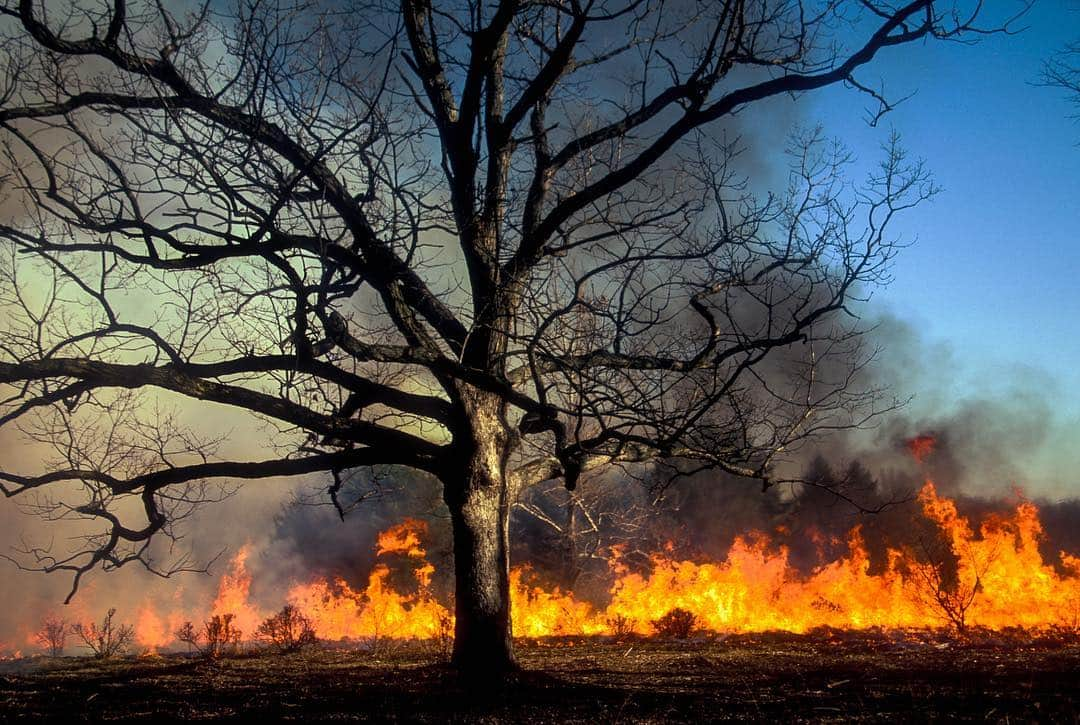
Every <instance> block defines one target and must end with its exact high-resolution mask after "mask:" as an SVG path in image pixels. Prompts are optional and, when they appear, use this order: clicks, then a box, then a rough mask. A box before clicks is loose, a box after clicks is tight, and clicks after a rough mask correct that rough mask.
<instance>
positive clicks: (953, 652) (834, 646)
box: [0, 632, 1080, 723]
mask: <svg viewBox="0 0 1080 725" xmlns="http://www.w3.org/2000/svg"><path fill="white" fill-rule="evenodd" d="M519 654H520V659H521V664H522V666H523V671H522V673H521V674H520V675H518V676H517V677H515V678H514V679H513V680H512V681H510V682H507V683H504V684H501V685H500V684H498V683H495V682H480V683H465V682H461V681H459V680H458V678H457V677H456V676H455V675H454V673H453V671H452V670H451V669H450V668H449V667H447V666H446V665H445V664H442V663H440V662H439V660H438V658H437V657H436V656H435V655H433V654H432V652H431V651H430V648H428V647H425V646H422V645H418V644H411V645H410V644H400V645H393V646H385V644H384V646H382V647H380V648H379V649H378V650H377V651H374V652H373V651H372V650H371V649H370V648H364V647H351V648H346V647H343V646H324V647H319V648H316V649H311V650H308V651H306V652H300V653H295V654H289V655H277V654H273V653H269V652H252V653H247V654H240V655H237V656H234V657H228V658H222V659H219V660H215V661H208V660H204V659H200V658H194V657H191V656H187V655H184V654H179V653H177V654H166V655H162V656H142V657H125V658H118V659H114V660H106V661H99V660H93V659H89V658H84V657H65V658H57V659H52V658H44V657H41V658H29V659H22V660H11V661H7V662H4V663H0V720H24V721H35V722H38V721H41V720H45V719H52V720H72V719H74V720H151V721H155V722H160V721H167V720H181V719H183V720H216V719H231V718H236V717H273V718H284V719H294V720H301V721H313V720H378V721H382V720H396V721H420V722H442V721H463V722H464V721H468V722H477V721H479V722H502V721H514V722H536V723H540V722H553V723H566V722H590V723H598V722H609V721H646V722H678V721H682V722H688V721H715V720H738V721H747V720H755V721H768V722H799V721H860V722H883V721H941V720H978V721H987V720H989V721H994V722H1018V721H1020V722H1029V721H1051V722H1078V721H1080V640H1078V639H1077V638H1076V637H1075V636H1071V637H1061V638H1040V639H1030V638H1026V637H1019V636H1017V637H1009V636H1002V635H984V636H981V637H979V636H973V637H972V638H969V639H968V640H966V641H963V642H960V641H955V640H950V639H947V638H943V637H940V636H936V635H922V636H918V635H904V636H899V635H897V634H890V635H884V634H873V633H859V634H851V633H838V632H816V633H814V634H810V635H803V636H798V635H790V634H775V635H755V636H731V637H726V638H721V637H711V638H697V639H693V638H691V639H688V640H666V641H661V640H657V639H637V640H626V641H611V640H601V639H550V640H544V641H539V642H535V641H534V642H521V643H520V646H519Z"/></svg>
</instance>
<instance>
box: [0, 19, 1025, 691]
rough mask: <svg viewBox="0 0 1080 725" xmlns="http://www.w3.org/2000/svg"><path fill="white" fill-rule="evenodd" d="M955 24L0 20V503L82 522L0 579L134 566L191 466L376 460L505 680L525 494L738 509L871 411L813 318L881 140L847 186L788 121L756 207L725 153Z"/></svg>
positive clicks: (876, 191) (822, 321) (921, 191)
mask: <svg viewBox="0 0 1080 725" xmlns="http://www.w3.org/2000/svg"><path fill="white" fill-rule="evenodd" d="M973 5H974V7H973V8H971V9H968V10H965V8H964V7H963V3H961V2H941V1H936V0H912V1H911V2H905V3H901V4H893V3H886V2H875V1H873V0H858V1H851V2H845V1H842V0H821V1H820V2H792V1H790V0H754V1H753V2H746V0H731V1H725V2H716V1H715V0H708V1H707V2H706V1H705V0H702V1H700V2H694V1H692V0H686V1H685V2H677V3H670V2H661V1H659V0H556V1H554V2H542V3H537V2H519V1H517V0H501V1H498V2H490V3H479V2H475V1H474V0H461V2H456V3H452V4H449V5H440V6H439V7H435V6H433V4H431V3H430V2H428V1H427V0H402V2H401V3H400V4H396V3H395V4H382V3H380V2H372V3H348V4H346V5H345V6H341V5H336V4H331V3H328V4H327V5H326V6H325V7H323V6H321V5H319V4H317V2H315V0H310V1H309V0H296V1H295V2H290V1H289V0H281V1H280V2H273V3H262V2H254V1H250V2H249V1H247V0H241V1H240V2H238V3H237V4H236V6H235V8H234V9H233V10H232V11H225V10H219V9H218V7H217V6H216V5H214V6H211V5H210V4H209V3H208V4H206V5H203V6H202V7H200V8H196V9H195V10H194V11H193V12H191V13H189V14H187V15H182V14H181V13H178V12H174V11H170V10H168V9H166V7H165V5H164V4H163V3H150V2H134V1H132V2H127V1H126V0H113V2H112V3H110V4H108V6H101V5H99V4H94V5H90V4H89V3H87V4H85V5H82V4H76V5H74V6H72V7H68V8H64V9H57V8H55V7H53V6H51V5H50V6H49V7H48V8H45V7H43V6H42V5H41V4H39V3H35V2H33V0H20V1H19V2H15V1H14V0H7V1H6V2H4V3H3V4H2V5H0V20H2V21H3V22H2V25H0V48H2V49H0V53H2V60H0V64H2V68H3V72H2V73H0V78H2V79H3V81H2V82H0V83H2V85H0V132H2V134H3V144H4V146H3V148H4V151H5V154H6V159H7V166H8V168H7V169H5V170H4V171H3V174H4V175H5V176H7V177H8V182H7V188H8V189H9V190H10V191H9V198H8V199H7V200H6V202H5V207H4V208H5V209H12V208H14V209H15V210H16V213H11V214H9V215H8V216H9V217H11V218H9V219H4V220H0V237H2V238H3V239H4V240H5V241H6V243H7V249H8V250H9V255H8V256H7V257H6V259H5V263H4V264H3V266H2V267H0V272H2V274H3V284H2V285H0V294H2V295H3V300H2V304H3V306H4V317H5V320H6V322H5V328H4V330H3V332H2V335H0V351H2V352H0V355H2V360H0V384H2V385H4V386H5V390H6V393H7V395H6V397H5V399H4V403H3V405H4V411H3V413H2V415H0V423H3V424H18V425H20V426H21V428H22V430H23V431H24V432H25V433H26V434H27V435H28V436H29V437H30V438H31V439H32V440H34V441H37V442H40V443H45V444H48V445H50V446H52V449H53V450H54V451H55V454H56V455H55V456H54V458H53V459H52V460H50V461H47V464H48V465H49V469H48V470H47V471H46V472H44V473H38V472H33V473H17V472H14V471H9V472H6V473H4V474H3V477H2V481H3V482H4V483H3V491H4V493H5V494H6V495H7V496H20V497H22V498H23V499H24V500H29V501H30V502H31V505H32V506H34V507H36V510H37V511H38V512H39V513H42V514H44V515H46V516H48V517H51V518H75V519H79V520H80V523H81V524H83V525H85V526H87V527H92V526H93V525H94V524H95V523H96V524H97V525H98V526H100V527H101V528H97V529H93V528H90V531H91V533H89V534H88V535H87V538H86V539H85V540H84V544H85V546H82V547H80V548H79V549H78V550H77V551H73V552H64V553H56V552H53V551H51V550H48V549H43V548H40V547H33V546H28V547H27V548H26V553H27V554H29V561H28V563H26V562H27V559H26V558H25V557H24V558H23V559H22V561H23V562H24V565H25V566H36V567H38V568H41V569H44V570H45V571H66V572H70V573H71V574H73V576H74V585H75V587H77V586H78V582H79V578H80V577H81V576H83V575H84V574H85V573H86V572H89V571H90V570H92V569H93V568H95V567H98V566H102V567H105V568H110V567H116V566H120V565H123V564H126V563H129V562H142V563H144V564H146V565H147V566H150V567H151V568H152V569H153V570H154V571H157V572H159V573H162V574H168V573H169V572H171V571H173V570H175V569H176V568H185V565H186V564H185V563H184V562H181V565H180V566H179V567H177V566H171V567H170V566H165V565H162V564H160V563H159V561H158V559H157V558H155V557H154V556H152V554H153V550H152V549H151V547H150V542H151V541H152V540H153V538H154V537H155V536H157V535H160V534H165V535H173V536H175V535H176V533H175V530H174V529H172V528H171V527H172V526H173V522H175V521H176V520H177V518H178V517H179V518H181V519H182V518H183V517H184V516H185V515H186V514H187V513H189V512H190V511H191V510H192V509H193V507H195V506H197V505H199V504H200V503H202V502H206V501H212V500H215V499H216V498H217V497H218V492H217V491H215V490H214V489H211V488H207V484H205V483H203V482H205V481H208V480H220V479H226V480H234V481H235V480H252V479H260V478H265V477H270V476H291V475H300V474H310V473H314V472H327V473H329V474H332V475H333V479H334V483H333V484H332V485H330V486H329V494H330V496H331V497H332V498H334V497H336V494H337V492H338V491H339V490H340V487H341V482H342V480H344V479H345V478H346V477H347V476H348V475H349V472H350V471H354V470H355V469H358V468H364V467H379V468H380V470H387V468H386V467H393V466H406V467H411V468H413V469H419V470H421V471H425V472H427V473H429V474H431V475H434V476H436V477H438V478H439V480H440V481H441V482H442V485H443V492H444V500H445V502H446V505H447V507H448V508H449V512H450V517H451V520H452V524H453V535H454V549H455V582H456V611H455V622H456V624H455V627H456V631H455V634H456V637H455V652H454V660H455V662H456V663H457V664H458V665H459V666H461V667H463V668H465V669H466V670H481V671H483V672H486V673H491V672H494V671H499V670H507V669H510V668H512V667H513V666H514V655H513V647H512V641H511V631H510V613H509V607H510V603H509V594H508V592H509V571H508V548H509V547H508V533H507V529H508V514H509V511H510V507H511V506H512V504H513V503H514V501H515V500H517V498H518V495H519V493H520V492H521V491H522V490H523V489H525V488H526V487H528V486H531V485H533V484H534V483H537V482H541V481H545V480H551V479H554V478H562V479H563V480H564V482H565V485H566V487H567V488H568V489H570V490H573V489H574V488H575V486H576V483H577V480H578V477H579V475H580V473H581V472H582V471H583V470H585V469H587V468H592V467H596V466H599V465H604V464H611V463H618V464H620V465H626V466H632V465H634V464H647V463H648V462H649V461H658V460H662V461H664V464H665V465H666V466H668V467H670V468H671V469H672V470H674V471H676V472H677V473H679V474H686V473H689V472H692V471H693V470H696V469H700V468H708V467H714V468H719V469H722V470H724V471H726V472H729V473H734V474H738V475H742V476H746V477H748V478H751V479H757V480H759V481H761V482H763V483H764V485H765V486H768V485H770V480H771V479H770V476H772V475H773V471H774V469H775V466H776V464H777V462H778V461H779V460H780V459H781V458H782V456H783V455H784V454H785V452H787V451H790V450H791V449H792V448H793V447H795V446H797V445H798V443H799V442H800V441H802V440H805V439H807V438H808V437H811V436H814V435H817V434H819V433H822V432H825V431H828V430H832V429H835V428H839V427H846V426H853V425H859V424H861V423H863V422H865V421H866V420H868V419H869V418H871V417H872V416H873V415H875V414H876V413H879V412H881V411H882V410H883V409H885V408H888V407H889V406H891V405H892V404H893V401H891V400H890V399H889V397H888V396H887V395H886V394H885V391H881V390H878V389H875V388H873V387H872V386H867V385H865V384H864V380H863V377H862V375H861V373H862V370H863V367H864V365H865V364H866V363H867V360H868V359H869V357H870V355H871V353H872V351H870V350H865V349H863V348H862V341H861V337H860V328H859V327H858V324H857V320H856V319H854V318H853V317H852V315H851V314H848V315H845V314H844V313H845V312H847V313H852V312H853V309H854V308H853V305H854V304H855V303H857V302H858V301H859V300H860V299H861V298H863V297H865V296H866V295H869V294H870V293H871V291H872V290H873V289H874V287H875V286H877V285H880V284H882V283H884V282H886V281H887V280H888V275H889V263H890V261H891V260H892V258H893V256H894V254H895V253H896V251H897V250H898V248H899V246H900V243H899V242H898V241H897V240H896V238H895V236H894V235H893V234H892V233H891V232H890V225H891V224H892V222H893V220H894V218H895V217H896V215H897V214H899V213H901V212H903V211H904V210H906V209H908V208H909V207H910V206H912V205H914V204H916V203H918V202H920V201H922V200H924V199H926V198H927V197H929V196H931V195H932V194H933V191H934V189H933V187H932V185H931V184H930V182H929V180H928V177H927V174H926V172H925V171H924V170H923V168H922V167H921V165H919V164H918V163H912V162H911V161H909V160H908V159H906V158H905V156H904V154H903V152H902V151H901V150H900V148H899V147H898V146H897V145H896V144H895V143H894V144H892V145H890V146H889V147H888V148H887V150H886V153H885V158H884V160H883V162H882V164H881V166H880V167H878V169H877V171H876V172H875V173H873V174H871V176H870V177H869V178H868V180H867V182H866V183H865V184H864V185H862V186H860V187H857V188H856V187H854V186H853V185H851V184H849V183H848V182H847V181H846V178H845V174H846V170H847V169H848V168H849V163H850V161H851V159H850V156H849V155H848V153H847V152H846V151H844V149H843V148H841V147H840V146H839V145H837V144H833V143H831V142H829V141H828V140H827V139H825V138H824V137H823V135H822V134H821V133H819V132H814V131H810V132H805V133H802V134H801V135H798V136H797V137H795V138H794V139H793V141H792V143H791V145H790V148H788V149H787V158H788V160H789V163H790V176H789V179H788V183H787V185H786V188H785V189H782V190H781V191H779V192H777V193H775V194H769V195H765V194H763V192H761V191H759V190H757V189H755V188H754V186H753V185H752V184H750V183H748V181H747V180H746V179H745V178H743V176H742V175H741V174H740V172H739V151H740V146H739V144H738V143H737V142H736V140H735V139H727V138H725V137H724V134H723V130H724V129H725V128H727V127H728V124H730V123H732V122H733V119H735V118H736V114H739V113H740V112H744V111H745V112H750V111H749V110H748V109H751V108H752V107H754V106H755V105H757V104H759V102H761V101H764V100H766V99H769V98H773V97H777V96H784V95H788V94H798V93H805V92H810V91H813V90H815V89H819V88H823V87H826V86H831V85H836V84H844V85H846V86H848V87H850V88H851V89H852V90H853V93H861V94H864V96H865V97H866V98H868V99H869V100H870V103H871V105H872V106H874V108H875V109H876V110H875V111H874V112H873V114H872V115H874V116H877V115H880V113H882V112H884V111H886V110H888V108H889V101H888V99H887V97H886V96H885V95H883V94H882V93H881V92H880V91H878V90H875V89H874V88H873V87H872V86H871V85H870V84H869V83H868V82H864V80H863V78H862V72H863V69H864V68H865V67H866V65H867V64H868V63H870V62H871V61H872V60H873V59H874V58H875V56H877V55H878V53H879V52H881V51H883V50H885V49H889V48H894V47H897V46H904V45H908V44H912V43H921V42H923V41H925V40H935V39H936V40H970V39H973V38H977V37H978V36H979V34H981V33H985V32H992V31H991V30H990V29H988V28H985V27H983V26H982V25H980V23H987V22H988V21H987V19H986V18H983V17H980V9H979V7H978V5H979V4H978V3H975V4H973ZM990 22H992V24H993V25H995V26H996V27H997V28H998V29H999V30H1003V29H1007V28H1008V24H1007V19H1005V20H1004V22H1005V24H1004V25H1002V24H1001V23H1000V22H997V21H990ZM752 192H755V193H752ZM162 396H172V397H173V398H175V397H182V398H186V399H188V400H189V401H198V402H203V403H206V404H220V405H226V406H231V407H232V408H234V409H237V410H240V411H245V412H247V413H250V414H251V415H252V416H254V417H255V418H256V419H257V420H259V421H261V422H263V423H264V424H265V425H266V428H265V430H266V431H267V432H268V433H267V435H266V447H267V448H272V449H273V450H274V453H272V454H269V457H266V458H264V459H263V460H227V459H224V458H223V457H222V455H221V453H220V451H221V449H220V447H218V446H217V445H216V443H217V441H215V440H209V439H205V438H203V437H200V436H197V435H194V434H192V433H191V432H190V431H184V430H182V429H181V428H180V427H178V426H169V425H160V424H158V422H156V421H155V420H153V419H148V415H147V410H149V409H150V406H151V405H152V403H154V402H155V401H156V400H158V399H159V398H161V397H162ZM34 496H37V498H36V499H35V498H33V497H34ZM335 500H336V499H335ZM131 503H134V504H135V506H132V505H130V504H131ZM72 591H73V592H74V588H73V590H72Z"/></svg>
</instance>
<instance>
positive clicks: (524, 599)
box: [136, 481, 1080, 650]
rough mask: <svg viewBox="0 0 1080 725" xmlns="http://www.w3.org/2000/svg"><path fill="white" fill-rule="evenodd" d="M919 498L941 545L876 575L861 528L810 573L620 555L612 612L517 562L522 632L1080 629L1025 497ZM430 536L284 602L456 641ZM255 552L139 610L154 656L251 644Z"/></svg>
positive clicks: (746, 561) (1079, 566)
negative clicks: (633, 566) (190, 606)
mask: <svg viewBox="0 0 1080 725" xmlns="http://www.w3.org/2000/svg"><path fill="white" fill-rule="evenodd" d="M918 501H919V504H920V507H921V513H922V516H923V517H924V518H925V520H926V522H927V524H928V530H929V531H931V532H933V533H934V535H935V537H934V542H933V546H931V545H925V546H923V547H922V549H921V550H920V548H919V547H914V546H913V547H909V548H890V549H888V550H887V552H886V561H885V563H884V565H883V566H882V565H879V566H878V567H877V568H878V569H879V571H876V572H873V573H872V567H871V557H870V554H869V553H868V550H867V547H866V545H865V542H864V539H863V534H862V531H861V529H860V528H859V527H855V528H853V529H852V530H851V531H850V532H849V534H848V538H847V552H846V554H844V555H843V556H841V557H839V558H837V559H835V560H834V561H831V562H828V563H826V564H823V565H821V566H819V567H818V568H817V569H815V570H814V571H813V572H811V573H810V574H808V575H804V574H801V573H800V572H799V571H798V570H797V569H796V568H795V567H794V566H793V565H792V564H791V562H790V560H789V556H788V550H787V549H786V548H785V547H784V546H783V545H781V544H779V543H777V542H776V541H775V540H774V539H773V538H771V537H769V536H767V535H765V534H763V533H759V532H753V533H748V534H746V535H744V536H740V537H737V538H736V539H735V540H734V542H733V543H732V545H731V547H730V549H729V551H728V554H727V557H726V558H725V559H724V560H722V561H692V560H687V559H680V558H677V557H676V556H674V554H673V553H672V548H673V547H670V546H669V547H666V548H665V549H664V550H663V551H660V552H657V553H654V554H653V555H652V556H651V557H650V564H649V567H648V568H647V570H646V571H644V572H635V571H631V570H630V569H629V567H627V566H626V564H625V563H624V562H623V560H622V557H621V552H620V551H618V550H615V551H613V552H612V554H611V557H610V559H609V561H608V566H609V568H610V572H611V574H612V576H613V580H614V583H613V585H612V586H611V589H610V592H609V600H608V602H607V603H606V605H605V606H603V607H598V606H595V605H594V604H592V603H590V602H587V601H584V600H581V599H579V598H577V597H575V595H574V593H573V592H567V591H562V590H560V589H559V588H549V587H545V586H544V585H543V584H542V582H541V581H540V579H539V577H538V576H537V575H536V574H535V573H534V572H533V571H532V570H530V569H529V568H528V567H516V568H514V569H513V570H512V571H511V573H510V586H511V603H512V609H511V611H512V618H513V619H512V621H513V629H514V633H515V635H516V636H519V637H544V636H551V635H595V634H624V633H628V632H631V631H632V632H637V633H639V634H650V633H652V632H653V631H654V626H653V625H654V622H656V620H658V619H659V618H660V617H662V616H664V614H666V613H667V612H669V611H670V610H672V609H675V608H680V609H684V610H687V611H689V612H691V613H693V614H694V616H695V619H696V622H697V625H698V627H700V628H701V629H705V630H711V631H714V632H762V631H769V630H783V631H789V632H806V631H809V630H811V629H814V628H816V627H833V628H840V629H860V628H869V627H883V628H939V627H943V626H954V627H957V628H965V627H971V626H974V627H985V628H989V629H994V630H999V629H1003V628H1006V627H1021V628H1026V629H1029V630H1043V629H1047V628H1051V627H1054V628H1058V629H1063V630H1066V631H1071V632H1073V633H1080V556H1077V555H1074V554H1069V553H1066V552H1060V554H1059V561H1058V562H1057V566H1055V565H1054V564H1053V563H1048V562H1046V561H1044V560H1043V557H1042V554H1041V553H1040V550H1039V542H1040V541H1041V540H1042V538H1043V529H1042V525H1041V523H1040V521H1039V512H1038V509H1037V507H1036V506H1035V505H1034V504H1032V503H1030V502H1027V501H1021V502H1019V503H1018V504H1017V505H1016V506H1015V507H1014V509H1013V510H1012V511H1011V512H1010V513H1009V514H1007V515H994V516H990V517H988V518H986V520H985V521H983V522H982V523H981V525H979V526H978V527H973V526H972V524H971V522H970V521H969V520H968V519H967V518H966V517H964V516H962V515H961V514H960V513H959V511H958V510H957V507H956V504H955V503H954V502H953V501H952V500H950V499H948V498H945V497H943V496H940V495H939V494H938V493H937V491H936V489H935V487H934V484H933V483H932V482H929V481H928V482H927V483H926V485H925V486H924V487H923V489H922V490H921V492H920V493H919V498H918ZM426 535H427V528H426V524H425V523H424V522H422V521H419V520H415V519H407V520H405V521H403V522H401V523H400V524H397V525H395V526H393V527H391V528H389V529H387V530H386V531H384V532H383V533H382V534H380V535H379V537H378V541H377V557H378V560H377V563H376V565H375V566H374V568H373V569H372V571H371V573H370V575H369V576H368V579H367V583H366V586H364V587H363V588H362V589H354V588H353V587H352V586H351V585H350V584H349V583H347V582H346V581H344V580H343V579H340V578H337V579H322V578H319V579H314V580H311V581H308V582H306V583H295V584H293V585H292V586H291V587H290V588H289V589H288V591H287V593H286V595H285V598H284V602H283V603H285V602H287V603H289V604H292V605H294V606H295V607H297V608H298V609H299V610H300V611H301V612H302V613H303V614H304V615H305V616H307V617H308V618H309V619H310V620H311V622H312V624H313V626H314V628H315V631H316V633H317V635H318V636H319V637H320V638H322V639H326V640H341V639H367V638H393V639H427V638H432V637H437V636H445V635H446V634H447V633H448V631H450V630H452V623H453V619H452V614H451V610H450V608H449V607H448V606H447V605H446V604H444V603H443V602H442V601H440V600H439V598H438V597H436V595H435V593H434V592H433V590H432V584H431V582H432V575H433V574H434V572H435V568H434V567H433V566H432V564H431V563H430V562H429V561H428V560H427V554H426V551H425V549H424V546H423V541H424V539H425V537H426ZM924 543H925V542H924ZM934 547H936V548H934ZM250 554H251V548H250V547H244V548H243V549H241V551H240V552H239V553H237V555H236V556H235V557H234V558H233V560H232V562H231V564H230V568H229V570H228V571H227V572H226V573H225V574H224V575H223V576H222V578H221V580H220V582H219V585H218V592H217V596H216V598H215V599H214V601H213V603H212V604H211V606H210V607H209V608H208V610H207V611H206V612H205V614H203V615H201V616H200V615H195V616H190V615H188V616H185V615H184V613H182V612H180V611H178V610H176V611H171V612H169V613H168V614H162V613H161V612H158V611H156V610H155V609H154V608H153V606H152V605H151V604H150V603H146V604H144V605H143V607H142V608H141V609H140V610H139V611H138V614H137V625H136V637H137V640H138V642H139V643H140V644H141V645H142V646H143V647H145V648H149V649H151V650H154V649H159V648H162V647H165V646H168V645H170V644H175V642H174V638H175V634H174V633H175V631H176V628H177V626H178V625H179V624H180V623H181V622H182V621H185V620H191V621H194V622H196V623H197V624H198V623H200V622H202V621H205V619H206V618H207V617H208V616H212V615H223V614H232V615H233V617H234V622H235V624H236V626H238V627H239V628H240V630H241V632H242V634H243V636H244V638H245V639H250V638H252V635H254V634H255V632H256V630H257V628H258V625H259V623H260V622H261V621H263V619H264V618H266V617H267V616H269V615H270V614H271V613H272V612H270V611H264V610H262V609H260V608H259V607H258V606H256V605H255V604H254V603H253V601H252V598H251V585H252V577H251V575H250V574H249V572H248V570H247V565H246V562H247V560H248V558H249V556H250Z"/></svg>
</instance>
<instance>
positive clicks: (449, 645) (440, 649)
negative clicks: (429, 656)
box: [430, 614, 454, 662]
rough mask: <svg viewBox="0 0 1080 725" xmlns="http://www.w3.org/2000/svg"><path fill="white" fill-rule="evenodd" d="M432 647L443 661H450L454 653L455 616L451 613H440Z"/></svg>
mask: <svg viewBox="0 0 1080 725" xmlns="http://www.w3.org/2000/svg"><path fill="white" fill-rule="evenodd" d="M430 641H431V649H432V651H433V653H434V654H435V656H436V657H438V658H439V659H440V660H442V661H444V662H445V661H449V660H450V656H451V655H452V654H453V653H454V618H453V617H451V616H450V615H449V614H440V615H439V619H438V621H437V622H435V630H434V632H432V635H431V640H430Z"/></svg>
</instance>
